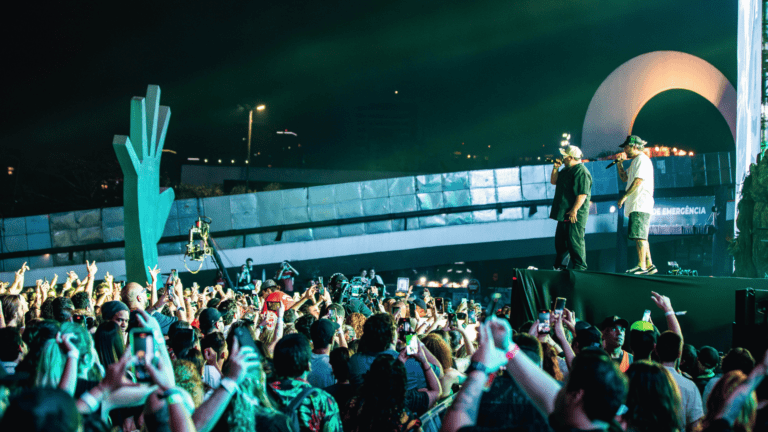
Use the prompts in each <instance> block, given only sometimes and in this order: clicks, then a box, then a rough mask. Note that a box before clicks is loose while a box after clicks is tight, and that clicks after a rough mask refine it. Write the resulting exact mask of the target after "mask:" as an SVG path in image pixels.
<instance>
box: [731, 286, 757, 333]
mask: <svg viewBox="0 0 768 432" xmlns="http://www.w3.org/2000/svg"><path fill="white" fill-rule="evenodd" d="M734 316H735V318H736V319H735V323H736V324H738V325H752V324H755V290H753V289H752V288H747V289H743V290H737V291H736V314H735V315H734Z"/></svg>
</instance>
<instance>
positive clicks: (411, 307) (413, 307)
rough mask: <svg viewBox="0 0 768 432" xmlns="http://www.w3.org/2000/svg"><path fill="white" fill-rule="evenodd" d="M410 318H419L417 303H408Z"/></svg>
mask: <svg viewBox="0 0 768 432" xmlns="http://www.w3.org/2000/svg"><path fill="white" fill-rule="evenodd" d="M408 316H409V317H411V318H418V315H417V314H416V303H408Z"/></svg>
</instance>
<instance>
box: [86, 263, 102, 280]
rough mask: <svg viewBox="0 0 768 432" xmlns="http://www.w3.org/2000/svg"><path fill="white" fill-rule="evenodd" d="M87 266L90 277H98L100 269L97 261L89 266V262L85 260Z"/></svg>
mask: <svg viewBox="0 0 768 432" xmlns="http://www.w3.org/2000/svg"><path fill="white" fill-rule="evenodd" d="M85 266H86V268H88V277H91V278H92V277H93V276H96V272H97V271H99V268H98V267H96V261H91V262H90V264H89V263H88V260H85Z"/></svg>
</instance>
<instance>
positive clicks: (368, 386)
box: [347, 355, 407, 432]
mask: <svg viewBox="0 0 768 432" xmlns="http://www.w3.org/2000/svg"><path fill="white" fill-rule="evenodd" d="M406 381H407V379H406V374H405V366H404V365H403V363H402V362H401V361H400V360H398V359H396V358H394V357H392V356H389V355H380V356H378V357H376V359H375V360H374V361H373V364H371V368H370V370H369V371H368V372H367V373H366V374H365V379H364V381H363V385H362V387H360V392H359V402H358V403H359V405H358V406H357V413H356V414H357V415H354V413H353V419H354V420H353V422H352V423H353V424H352V425H350V426H352V427H351V428H350V429H347V430H348V432H349V431H366V430H371V431H397V430H399V429H400V418H401V417H402V415H403V412H404V410H405V387H406Z"/></svg>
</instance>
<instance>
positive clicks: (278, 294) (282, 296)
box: [261, 291, 295, 312]
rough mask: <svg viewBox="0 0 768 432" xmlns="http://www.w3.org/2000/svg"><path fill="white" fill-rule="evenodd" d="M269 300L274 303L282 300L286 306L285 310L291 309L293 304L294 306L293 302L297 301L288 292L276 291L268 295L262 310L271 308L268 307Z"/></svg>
mask: <svg viewBox="0 0 768 432" xmlns="http://www.w3.org/2000/svg"><path fill="white" fill-rule="evenodd" d="M268 302H269V303H272V302H282V303H283V306H284V307H285V310H288V309H290V308H291V306H293V304H294V303H295V302H294V301H293V297H291V296H289V295H288V294H286V293H284V292H282V291H275V292H273V293H272V294H270V295H268V296H267V297H266V298H265V299H264V306H262V308H261V311H262V312H266V311H267V310H269V309H267V303H268Z"/></svg>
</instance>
